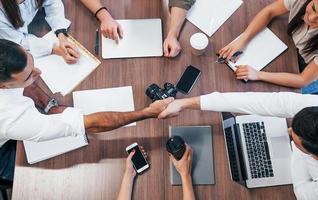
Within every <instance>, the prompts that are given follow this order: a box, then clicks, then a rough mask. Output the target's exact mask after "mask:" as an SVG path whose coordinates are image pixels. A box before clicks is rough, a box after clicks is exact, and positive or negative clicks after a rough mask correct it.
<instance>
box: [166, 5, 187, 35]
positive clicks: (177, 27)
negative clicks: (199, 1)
mask: <svg viewBox="0 0 318 200" xmlns="http://www.w3.org/2000/svg"><path fill="white" fill-rule="evenodd" d="M186 15H187V10H185V9H182V8H179V7H172V8H171V16H170V25H169V32H168V36H169V35H170V36H173V37H176V38H177V37H179V34H180V31H181V27H182V25H183V23H184V20H185V18H186Z"/></svg>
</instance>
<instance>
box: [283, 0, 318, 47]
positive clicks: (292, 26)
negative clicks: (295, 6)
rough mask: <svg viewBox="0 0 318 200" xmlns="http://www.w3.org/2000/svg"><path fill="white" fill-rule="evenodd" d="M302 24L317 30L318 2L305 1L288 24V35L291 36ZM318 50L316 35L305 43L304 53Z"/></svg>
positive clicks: (317, 0) (317, 36)
mask: <svg viewBox="0 0 318 200" xmlns="http://www.w3.org/2000/svg"><path fill="white" fill-rule="evenodd" d="M303 24H306V25H307V26H310V28H318V0H307V1H306V2H305V4H304V5H303V6H302V7H301V8H300V9H299V11H298V12H297V14H296V15H295V16H294V18H293V19H292V20H291V21H290V22H289V24H288V30H287V32H288V34H289V35H292V34H293V33H294V32H295V31H297V30H298V29H299V28H300V27H301V26H302V25H303ZM317 49H318V35H315V36H313V37H312V38H310V39H309V40H308V41H307V44H306V46H305V53H312V52H314V51H316V50H317Z"/></svg>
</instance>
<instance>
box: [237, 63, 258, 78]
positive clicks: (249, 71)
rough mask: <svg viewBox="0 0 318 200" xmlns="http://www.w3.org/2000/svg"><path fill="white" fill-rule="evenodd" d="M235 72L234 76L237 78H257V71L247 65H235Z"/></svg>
mask: <svg viewBox="0 0 318 200" xmlns="http://www.w3.org/2000/svg"><path fill="white" fill-rule="evenodd" d="M235 74H236V78H237V79H239V80H242V79H243V80H253V81H255V80H259V71H257V70H255V69H254V68H253V67H250V66H248V65H240V66H237V70H236V71H235Z"/></svg>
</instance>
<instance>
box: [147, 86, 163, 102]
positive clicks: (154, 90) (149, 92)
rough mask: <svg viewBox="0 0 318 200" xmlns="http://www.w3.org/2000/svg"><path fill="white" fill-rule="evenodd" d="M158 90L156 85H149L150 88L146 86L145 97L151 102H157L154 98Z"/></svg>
mask: <svg viewBox="0 0 318 200" xmlns="http://www.w3.org/2000/svg"><path fill="white" fill-rule="evenodd" d="M159 90H160V88H159V86H158V85H156V84H151V85H150V86H148V88H147V90H146V95H147V96H148V97H149V98H150V99H151V100H153V101H155V100H157V98H156V93H157V91H159Z"/></svg>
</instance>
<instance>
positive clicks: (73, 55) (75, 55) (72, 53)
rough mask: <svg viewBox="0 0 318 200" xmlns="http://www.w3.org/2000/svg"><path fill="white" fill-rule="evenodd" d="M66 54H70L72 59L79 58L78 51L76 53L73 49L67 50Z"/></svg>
mask: <svg viewBox="0 0 318 200" xmlns="http://www.w3.org/2000/svg"><path fill="white" fill-rule="evenodd" d="M67 52H68V54H70V56H72V57H74V58H76V59H78V58H79V56H80V55H79V53H78V51H76V50H74V49H71V48H67Z"/></svg>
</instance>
